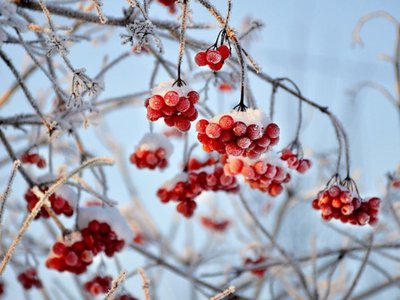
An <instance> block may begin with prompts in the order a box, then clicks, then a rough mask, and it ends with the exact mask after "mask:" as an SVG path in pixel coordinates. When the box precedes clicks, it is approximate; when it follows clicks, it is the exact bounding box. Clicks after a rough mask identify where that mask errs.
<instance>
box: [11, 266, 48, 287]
mask: <svg viewBox="0 0 400 300" xmlns="http://www.w3.org/2000/svg"><path fill="white" fill-rule="evenodd" d="M17 279H18V281H19V282H20V283H21V284H22V286H23V287H24V289H25V290H30V289H31V288H34V287H35V288H38V289H41V288H42V287H43V284H42V281H41V280H40V278H39V276H38V274H37V272H36V270H35V268H28V269H26V270H25V271H23V272H21V273H19V274H18V276H17Z"/></svg>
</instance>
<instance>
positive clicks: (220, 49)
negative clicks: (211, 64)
mask: <svg viewBox="0 0 400 300" xmlns="http://www.w3.org/2000/svg"><path fill="white" fill-rule="evenodd" d="M218 52H219V53H220V54H221V57H222V59H223V60H225V59H227V58H228V57H229V55H230V54H231V51H230V50H229V47H228V46H226V45H221V46H219V47H218Z"/></svg>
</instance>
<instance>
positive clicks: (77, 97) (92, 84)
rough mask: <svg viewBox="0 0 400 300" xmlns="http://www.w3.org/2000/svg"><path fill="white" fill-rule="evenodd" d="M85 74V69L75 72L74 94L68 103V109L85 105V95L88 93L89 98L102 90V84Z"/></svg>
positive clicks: (73, 79)
mask: <svg viewBox="0 0 400 300" xmlns="http://www.w3.org/2000/svg"><path fill="white" fill-rule="evenodd" d="M85 72H86V70H85V69H84V68H83V69H78V70H75V72H74V76H73V78H72V93H71V96H70V97H69V100H68V103H67V106H68V107H71V106H73V107H75V108H77V107H81V106H82V103H83V100H82V96H83V93H85V92H87V93H88V94H89V96H92V95H95V94H97V93H98V91H99V90H100V89H102V87H101V86H100V83H99V82H97V81H95V80H92V79H91V78H89V76H87V75H86V74H85Z"/></svg>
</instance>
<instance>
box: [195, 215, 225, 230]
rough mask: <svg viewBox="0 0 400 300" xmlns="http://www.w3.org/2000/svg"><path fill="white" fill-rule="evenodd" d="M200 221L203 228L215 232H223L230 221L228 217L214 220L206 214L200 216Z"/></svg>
mask: <svg viewBox="0 0 400 300" xmlns="http://www.w3.org/2000/svg"><path fill="white" fill-rule="evenodd" d="M200 221H201V224H202V225H203V226H204V227H205V228H207V229H209V230H212V231H216V232H225V231H226V230H227V229H228V226H229V225H230V223H231V222H230V221H229V220H228V219H223V220H215V219H213V218H210V217H206V216H203V217H201V218H200Z"/></svg>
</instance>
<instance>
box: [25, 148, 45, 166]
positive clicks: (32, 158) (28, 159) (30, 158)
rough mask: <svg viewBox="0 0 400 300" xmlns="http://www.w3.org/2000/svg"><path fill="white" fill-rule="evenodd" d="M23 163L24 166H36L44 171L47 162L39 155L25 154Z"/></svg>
mask: <svg viewBox="0 0 400 300" xmlns="http://www.w3.org/2000/svg"><path fill="white" fill-rule="evenodd" d="M21 162H22V163H23V164H31V165H36V166H37V167H38V168H39V169H44V168H45V167H46V160H45V159H44V157H43V156H41V155H39V154H37V153H28V152H25V153H24V154H22V155H21Z"/></svg>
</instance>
